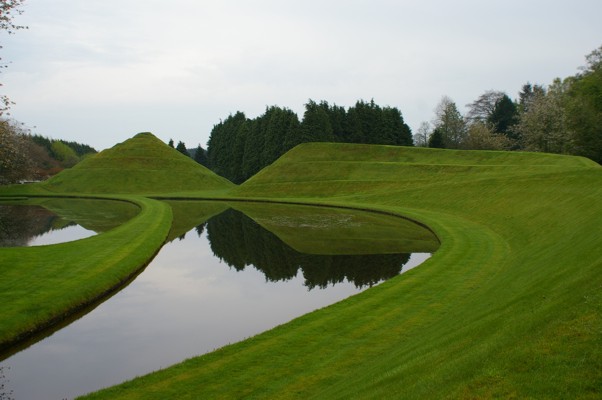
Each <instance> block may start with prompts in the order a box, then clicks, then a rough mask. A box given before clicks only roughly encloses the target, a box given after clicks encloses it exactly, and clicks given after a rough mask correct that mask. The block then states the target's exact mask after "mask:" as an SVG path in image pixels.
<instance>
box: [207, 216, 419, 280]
mask: <svg viewBox="0 0 602 400" xmlns="http://www.w3.org/2000/svg"><path fill="white" fill-rule="evenodd" d="M206 225H207V235H208V238H209V243H210V244H211V250H213V253H214V254H215V256H216V257H218V258H219V259H220V260H223V261H224V262H226V263H227V264H228V265H229V266H231V267H233V268H235V269H236V270H238V271H242V270H244V269H245V267H247V266H254V267H255V268H256V269H257V270H258V271H261V272H262V273H263V274H264V275H265V278H266V279H267V280H268V281H272V282H276V281H286V280H289V279H292V278H293V277H295V276H297V274H298V272H299V271H300V272H301V273H302V275H303V277H304V279H305V286H307V287H308V288H309V289H313V288H315V287H319V288H326V287H328V286H329V285H334V284H336V283H341V282H344V281H345V280H347V281H349V282H352V283H354V284H355V286H356V287H358V288H362V287H365V286H372V285H374V284H376V283H378V282H381V281H383V280H386V279H389V278H392V277H393V276H395V275H398V274H399V273H400V272H401V270H402V268H403V265H404V264H405V263H407V262H408V260H409V259H410V254H407V253H402V254H367V255H314V254H304V253H300V252H298V251H296V250H293V249H292V248H291V247H289V246H288V245H287V244H286V243H284V242H283V241H282V240H280V239H279V238H278V237H277V236H276V235H275V234H273V233H272V232H270V231H268V230H267V229H265V228H263V227H262V226H260V225H259V224H258V223H257V222H255V221H253V220H252V219H251V218H249V217H247V216H246V215H244V214H243V213H242V212H240V211H236V210H233V209H230V210H227V211H225V212H223V213H222V214H220V215H218V216H216V217H213V218H211V219H210V220H209V222H208V223H207V224H206ZM204 226H205V224H202V225H199V226H197V228H196V230H197V232H199V231H200V232H201V233H202V232H203V229H204Z"/></svg>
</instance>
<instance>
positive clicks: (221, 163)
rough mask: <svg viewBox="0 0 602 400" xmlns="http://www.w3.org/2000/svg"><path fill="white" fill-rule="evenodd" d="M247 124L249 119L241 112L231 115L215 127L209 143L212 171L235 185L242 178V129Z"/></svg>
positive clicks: (208, 155) (208, 151)
mask: <svg viewBox="0 0 602 400" xmlns="http://www.w3.org/2000/svg"><path fill="white" fill-rule="evenodd" d="M246 122H247V117H246V116H245V114H243V113H242V112H240V111H239V112H237V113H236V114H234V115H230V116H229V117H228V118H226V119H225V120H224V121H222V122H220V123H219V124H217V125H215V126H214V127H213V130H212V131H211V135H210V136H209V141H208V142H207V159H208V160H209V166H210V167H211V169H212V170H213V171H214V172H215V173H216V174H218V175H221V176H223V177H225V178H227V179H230V180H231V181H232V182H235V183H236V182H237V181H238V180H239V178H240V176H241V170H242V162H243V149H244V142H243V140H244V137H242V134H244V129H242V128H243V127H244V125H245V124H246ZM239 134H241V137H239Z"/></svg>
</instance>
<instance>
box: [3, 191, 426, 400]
mask: <svg viewBox="0 0 602 400" xmlns="http://www.w3.org/2000/svg"><path fill="white" fill-rule="evenodd" d="M170 204H171V205H172V208H173V211H174V217H175V220H174V224H173V225H174V226H173V227H172V232H171V233H170V238H171V242H170V243H168V244H166V245H165V246H164V247H163V248H162V249H161V251H160V252H159V254H158V255H157V256H156V257H155V259H154V260H153V261H152V262H151V263H150V264H149V266H148V267H147V269H146V270H145V271H144V272H143V273H142V274H140V275H139V276H138V277H137V278H136V279H135V280H134V281H133V282H132V283H131V284H130V285H129V286H127V287H126V288H125V289H123V290H122V291H120V292H118V293H117V294H115V295H114V296H113V297H111V298H110V299H108V300H107V301H105V302H104V303H102V304H100V305H98V307H96V308H95V309H94V310H93V312H90V313H89V314H87V315H84V316H83V317H81V318H80V319H78V320H76V321H74V322H73V323H71V324H70V325H68V326H66V327H65V328H63V329H61V330H59V331H57V332H55V333H54V334H53V335H52V336H49V337H47V338H45V339H44V340H41V341H39V342H37V343H35V344H33V345H32V346H31V347H29V348H27V349H25V350H23V351H21V352H19V353H17V354H14V355H13V356H11V357H9V358H7V359H5V360H4V361H2V362H0V368H4V371H5V372H6V375H7V379H6V390H5V391H6V393H8V391H10V390H12V391H14V394H13V396H14V397H15V398H16V399H17V400H18V399H31V400H35V399H53V398H54V399H61V398H67V397H74V396H76V395H80V394H84V393H87V392H90V391H94V390H98V389H100V388H102V387H106V386H110V385H114V384H117V383H120V382H123V381H124V380H127V379H130V378H133V377H135V376H138V375H142V374H146V373H149V372H151V371H154V370H157V369H159V368H164V367H167V366H169V365H172V364H174V363H176V362H179V361H181V360H183V359H186V358H189V357H192V356H195V355H199V354H203V353H207V352H209V351H212V350H214V349H216V348H219V347H221V346H224V345H227V344H229V343H233V342H237V341H240V340H242V339H244V338H247V337H250V336H253V335H256V334H258V333H260V332H263V331H266V330H268V329H270V328H273V327H274V326H277V325H280V324H282V323H285V322H287V321H290V320H291V319H293V318H295V317H298V316H301V315H303V314H306V313H308V312H310V311H312V310H315V309H318V308H322V307H325V306H327V305H329V304H333V303H335V302H337V301H340V300H342V299H345V298H347V297H349V296H351V295H354V294H357V293H359V292H360V291H361V289H360V287H364V288H365V287H367V286H370V285H373V284H375V283H377V282H379V281H381V280H383V279H387V278H388V277H390V276H392V275H395V274H397V273H399V272H400V270H401V268H402V266H403V269H404V270H407V269H408V268H411V267H413V266H415V265H417V264H419V263H420V262H422V261H424V259H425V258H426V257H428V255H422V254H419V255H418V256H417V255H416V254H412V256H411V257H410V256H409V255H408V254H404V253H405V251H406V249H405V248H404V249H400V253H393V254H385V255H370V256H367V255H361V254H360V255H353V256H350V255H345V254H340V251H338V250H337V251H335V253H337V254H335V255H325V256H319V255H315V254H304V253H301V252H299V251H297V250H293V249H292V248H291V247H289V246H288V245H287V244H286V243H285V241H284V240H282V239H281V238H282V237H284V238H286V242H287V243H289V242H290V243H295V246H296V247H297V248H299V247H304V248H305V249H306V250H309V251H311V249H312V246H315V243H312V245H311V246H309V245H306V244H304V242H308V241H309V240H307V239H308V238H307V235H308V233H307V231H304V230H303V229H301V232H302V233H301V234H300V235H297V236H295V234H294V233H293V232H292V231H290V232H288V231H287V232H285V231H284V230H280V231H278V230H277V229H274V232H270V231H268V230H266V229H265V228H264V227H262V226H268V227H269V226H270V224H268V223H266V222H265V220H264V219H262V218H263V217H264V216H263V214H262V212H263V211H264V210H259V209H256V210H253V213H251V215H252V216H253V218H256V219H259V220H260V221H261V222H262V226H260V225H259V224H257V223H256V222H254V220H252V219H250V218H249V217H247V216H245V215H244V214H242V213H241V212H239V211H234V210H229V211H227V212H225V213H222V214H220V212H221V211H223V210H224V209H226V208H227V206H226V205H224V203H219V204H217V203H202V202H197V203H192V202H182V203H180V204H175V203H170ZM270 207H271V206H264V209H265V210H269V209H270ZM272 210H273V211H275V208H273V207H272ZM298 210H299V209H298V208H295V209H292V210H284V211H286V212H288V213H295V212H297V213H300V214H302V215H300V216H301V217H303V215H306V213H301V212H300V211H298ZM284 211H282V213H284ZM216 214H219V215H218V216H217V217H213V218H211V217H212V216H213V215H216ZM327 214H332V212H329V213H327ZM300 216H299V215H295V216H294V218H293V217H290V218H288V217H287V218H288V219H286V222H287V226H288V225H291V223H290V222H291V218H292V219H295V220H297V219H298V218H299V217H300ZM260 217H262V218H260ZM303 218H305V217H303ZM303 218H302V219H301V220H303ZM345 218H346V217H345ZM280 220H282V218H280ZM364 220H366V219H364ZM356 222H357V223H356V225H357V226H358V227H359V228H360V229H359V230H358V231H357V232H355V233H349V232H347V233H345V235H347V237H348V238H349V237H362V238H363V239H362V240H358V241H356V248H357V249H358V250H361V251H369V250H370V247H374V243H376V242H377V241H378V237H377V235H376V234H375V233H370V227H369V226H367V225H366V224H364V223H360V222H359V220H358V221H356ZM292 225H295V224H294V223H293V224H292ZM368 225H370V224H368ZM393 231H394V230H393V229H389V230H388V231H387V232H388V233H387V235H386V236H388V235H391V234H392V232H393ZM332 232H333V233H337V232H338V233H339V234H340V235H341V236H343V233H341V232H342V231H340V230H333V231H332ZM366 232H369V234H367V233H366ZM374 232H376V230H374ZM314 236H319V235H318V234H314ZM414 236H415V237H418V238H420V239H421V240H420V241H422V239H423V238H424V237H427V236H428V235H426V234H424V233H423V232H422V233H421V232H416V233H415V234H414ZM431 236H432V234H431ZM314 238H315V237H314ZM366 238H368V239H366ZM325 240H326V239H325ZM418 241H419V240H414V242H418ZM362 243H364V244H363V245H362ZM433 246H435V245H429V246H423V247H421V248H433ZM381 247H382V246H381ZM389 247H390V246H389ZM335 250H336V249H335ZM317 251H319V252H320V253H323V252H324V249H318V250H316V252H317ZM408 258H410V261H409V262H407V261H408ZM406 262H407V263H406ZM224 263H226V264H228V265H229V266H230V267H229V268H228V267H225V266H224ZM404 264H405V265H404ZM250 266H253V268H250ZM335 283H336V284H335ZM308 288H310V289H311V288H325V289H324V290H308ZM8 367H10V370H7V369H6V368H8Z"/></svg>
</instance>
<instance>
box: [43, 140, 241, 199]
mask: <svg viewBox="0 0 602 400" xmlns="http://www.w3.org/2000/svg"><path fill="white" fill-rule="evenodd" d="M233 186H234V184H232V183H231V182H230V181H228V180H227V179H225V178H222V177H220V176H218V175H216V174H215V173H213V172H212V171H210V170H209V169H207V168H205V167H204V166H202V165H200V164H198V163H197V162H195V161H194V160H192V159H191V158H190V157H186V156H185V155H183V154H181V153H180V152H178V151H177V150H175V149H173V148H171V147H169V146H167V145H166V144H165V143H163V142H162V141H161V140H159V139H158V138H156V137H155V136H154V135H153V134H151V133H148V132H145V133H139V134H137V135H136V136H134V137H133V138H131V139H128V140H126V141H125V142H123V143H119V144H117V145H115V146H113V147H112V148H110V149H107V150H104V151H102V152H100V153H98V154H96V155H94V156H92V157H89V158H87V159H85V160H83V161H82V162H80V163H79V164H77V165H76V166H75V167H73V168H71V169H68V170H64V171H63V172H61V173H60V174H58V175H56V176H54V177H53V178H51V179H49V180H48V181H47V182H45V183H44V187H45V188H46V189H48V190H51V191H54V192H63V193H144V194H158V193H168V192H184V191H199V190H211V191H213V190H223V189H228V188H231V187H233Z"/></svg>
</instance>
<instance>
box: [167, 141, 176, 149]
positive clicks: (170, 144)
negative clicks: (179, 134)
mask: <svg viewBox="0 0 602 400" xmlns="http://www.w3.org/2000/svg"><path fill="white" fill-rule="evenodd" d="M167 145H168V146H169V147H171V148H172V149H173V148H174V144H173V139H169V142H167Z"/></svg>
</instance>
